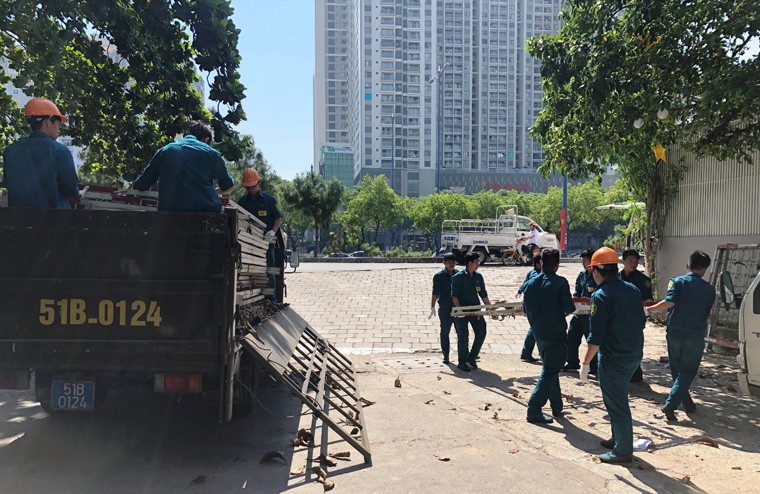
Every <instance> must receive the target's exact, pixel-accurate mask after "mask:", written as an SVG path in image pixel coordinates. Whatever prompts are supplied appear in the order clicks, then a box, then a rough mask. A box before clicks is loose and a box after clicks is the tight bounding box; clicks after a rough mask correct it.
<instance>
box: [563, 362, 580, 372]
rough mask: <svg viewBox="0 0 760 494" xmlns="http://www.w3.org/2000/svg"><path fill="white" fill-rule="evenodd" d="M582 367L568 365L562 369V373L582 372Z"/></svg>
mask: <svg viewBox="0 0 760 494" xmlns="http://www.w3.org/2000/svg"><path fill="white" fill-rule="evenodd" d="M580 368H581V366H580V365H577V364H567V365H565V366H564V367H563V368H562V372H572V371H577V370H580Z"/></svg>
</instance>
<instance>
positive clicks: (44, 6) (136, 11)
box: [0, 0, 245, 179]
mask: <svg viewBox="0 0 760 494" xmlns="http://www.w3.org/2000/svg"><path fill="white" fill-rule="evenodd" d="M232 12H233V10H232V8H231V6H230V1H229V0H132V1H119V2H109V1H102V0H85V1H74V0H67V1H66V0H64V1H55V2H53V1H42V2H40V1H37V0H0V58H2V59H4V60H5V61H7V64H5V66H0V83H5V82H9V81H12V82H13V84H14V85H15V86H16V87H19V88H23V90H24V92H25V93H26V94H28V95H31V96H44V97H47V98H50V99H52V100H53V101H55V102H56V104H57V105H58V106H59V107H60V108H61V110H62V111H63V112H64V113H66V114H68V115H70V116H71V120H70V124H69V125H68V129H66V128H65V129H64V130H67V131H68V133H69V134H70V135H71V136H72V137H73V138H74V143H75V144H78V145H85V146H87V147H88V148H90V149H91V151H92V152H91V153H89V154H88V155H89V156H91V157H92V159H93V161H94V162H91V163H89V165H90V168H91V169H94V170H95V171H98V172H101V173H104V174H106V175H109V176H111V177H113V178H117V177H121V176H123V177H125V178H127V179H133V178H135V176H136V175H137V174H138V173H139V172H140V171H141V170H142V168H143V167H144V166H145V164H146V163H147V161H148V160H149V159H150V158H151V156H152V155H153V153H154V152H155V151H156V149H157V148H158V147H160V146H162V145H164V144H166V143H168V142H169V141H171V140H172V139H173V138H174V136H175V135H176V134H178V133H181V132H182V131H183V129H184V127H185V125H186V123H187V121H188V120H190V119H200V120H205V121H210V122H211V124H212V127H213V128H214V131H215V141H216V142H215V146H216V147H217V149H219V151H220V152H222V154H223V155H224V156H225V157H226V158H227V159H229V160H237V159H240V158H241V157H242V152H243V150H244V148H245V143H244V142H243V141H241V139H240V137H239V135H238V134H237V132H235V131H233V130H232V126H233V125H236V124H238V123H239V122H240V121H241V120H244V119H245V113H244V111H243V108H242V106H241V104H240V102H241V101H242V100H243V98H244V97H245V96H244V94H243V92H244V90H245V87H244V86H243V85H242V84H241V82H240V75H239V73H238V66H239V64H240V54H239V52H238V50H237V43H238V36H239V34H240V30H239V29H237V28H236V27H235V24H234V23H233V22H232V20H231V16H232ZM196 70H198V71H200V72H201V75H202V77H203V78H204V79H205V80H206V82H207V83H208V84H209V87H210V90H209V94H208V98H209V99H210V100H211V101H213V102H216V106H215V108H214V109H213V110H207V109H205V108H204V107H203V101H202V98H201V95H200V93H199V92H198V90H197V89H195V88H194V87H193V84H195V83H198V82H199V76H198V75H197V73H196ZM26 132H27V128H26V126H25V125H24V124H23V123H22V120H21V109H19V108H18V106H17V105H16V104H15V102H14V101H13V99H12V98H11V97H10V95H8V94H5V93H2V94H0V146H1V147H5V146H6V145H7V144H9V142H10V141H11V140H13V139H14V138H15V137H16V136H17V135H18V134H25V133H26ZM90 171H92V170H90Z"/></svg>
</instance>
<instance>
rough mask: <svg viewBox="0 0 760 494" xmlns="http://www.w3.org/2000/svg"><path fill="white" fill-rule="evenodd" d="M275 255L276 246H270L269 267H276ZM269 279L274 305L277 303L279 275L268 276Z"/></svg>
mask: <svg viewBox="0 0 760 494" xmlns="http://www.w3.org/2000/svg"><path fill="white" fill-rule="evenodd" d="M275 264H276V262H275V253H274V245H272V244H269V248H268V249H267V267H268V268H273V267H275ZM268 278H269V284H270V285H272V290H274V291H273V292H272V303H273V304H276V303H277V275H274V274H270V275H269V276H268Z"/></svg>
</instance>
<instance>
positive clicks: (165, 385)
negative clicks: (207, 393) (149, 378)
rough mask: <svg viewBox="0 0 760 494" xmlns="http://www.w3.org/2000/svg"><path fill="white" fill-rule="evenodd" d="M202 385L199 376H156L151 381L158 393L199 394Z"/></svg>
mask: <svg viewBox="0 0 760 494" xmlns="http://www.w3.org/2000/svg"><path fill="white" fill-rule="evenodd" d="M202 384H203V379H202V376H201V375H200V374H156V375H155V377H154V379H153V389H154V391H156V392H158V393H200V392H201V389H202V387H203V386H202Z"/></svg>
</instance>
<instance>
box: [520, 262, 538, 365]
mask: <svg viewBox="0 0 760 494" xmlns="http://www.w3.org/2000/svg"><path fill="white" fill-rule="evenodd" d="M540 274H541V254H536V255H534V256H533V269H531V270H530V271H528V274H526V275H525V280H524V281H523V284H522V286H520V288H519V289H518V290H517V296H518V297H520V296H522V293H523V290H525V285H526V283H528V281H530V280H531V279H533V277H534V276H538V275H540ZM523 309H525V307H524V304H523ZM535 346H536V338H535V337H534V336H533V328H531V327H528V334H526V335H525V341H523V347H522V351H521V352H520V360H522V361H523V362H530V363H533V362H538V359H537V358H535V357H534V356H533V348H534V347H535Z"/></svg>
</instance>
